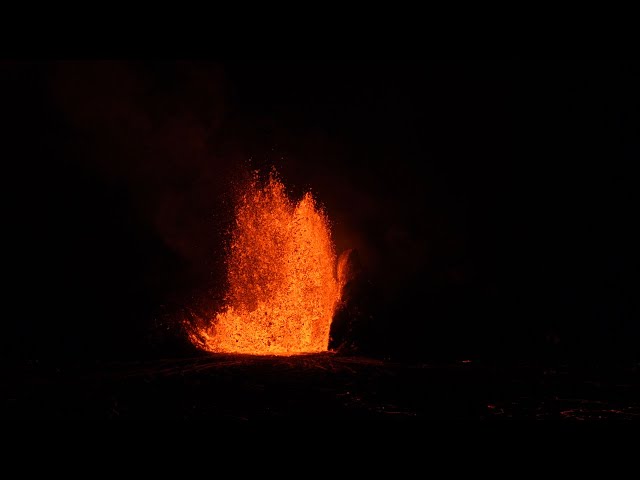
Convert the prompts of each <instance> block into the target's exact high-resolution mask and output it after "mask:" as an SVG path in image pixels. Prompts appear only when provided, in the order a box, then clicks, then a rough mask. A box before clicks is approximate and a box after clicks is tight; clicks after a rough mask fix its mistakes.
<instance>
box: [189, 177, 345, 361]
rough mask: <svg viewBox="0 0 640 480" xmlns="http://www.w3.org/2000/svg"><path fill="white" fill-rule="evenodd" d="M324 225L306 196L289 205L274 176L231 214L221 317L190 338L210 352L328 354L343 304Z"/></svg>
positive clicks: (255, 186) (324, 219)
mask: <svg viewBox="0 0 640 480" xmlns="http://www.w3.org/2000/svg"><path fill="white" fill-rule="evenodd" d="M335 268H336V255H335V252H334V249H333V244H332V241H331V233H330V229H329V221H328V218H327V217H326V215H325V213H324V212H323V211H322V210H321V209H320V208H318V207H317V206H316V203H315V201H314V199H313V197H312V196H311V194H310V193H307V194H305V196H304V197H303V198H302V200H301V201H299V202H297V203H296V202H292V201H291V200H290V199H289V198H288V197H287V195H286V193H285V190H284V186H283V185H282V183H281V182H280V181H279V180H278V179H277V178H275V177H274V175H271V176H270V178H269V180H268V182H267V183H266V185H265V186H263V187H261V186H260V185H259V182H258V180H257V179H254V180H253V181H252V182H251V183H250V184H249V186H248V188H247V190H246V191H245V193H244V194H243V195H242V196H241V197H240V199H239V201H238V204H237V205H236V211H235V226H234V230H233V232H232V240H231V245H230V251H229V257H228V259H227V275H228V281H229V291H228V293H227V296H226V305H225V306H224V308H223V309H222V311H221V312H220V313H218V314H217V315H216V316H215V317H214V318H212V319H210V320H209V321H207V322H204V324H202V325H200V326H198V327H196V328H195V329H194V330H192V331H191V333H190V338H191V341H192V342H193V343H194V344H195V345H196V346H198V347H200V348H202V349H204V350H208V351H211V352H236V353H248V354H256V355H265V354H270V355H292V354H296V353H306V352H322V351H326V350H327V349H328V346H329V329H330V327H331V321H332V319H333V314H334V311H335V308H336V306H337V304H338V301H339V300H340V284H339V282H338V281H337V280H336V272H335Z"/></svg>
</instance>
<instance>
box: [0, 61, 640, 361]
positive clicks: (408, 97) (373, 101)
mask: <svg viewBox="0 0 640 480" xmlns="http://www.w3.org/2000/svg"><path fill="white" fill-rule="evenodd" d="M638 80H639V70H638V66H637V65H636V64H631V63H605V62H596V61H590V60H584V61H573V62H571V61H566V60H564V59H563V60H562V61H551V60H548V61H540V60H537V61H532V60H526V61H525V60H523V59H514V60H512V61H504V62H500V63H493V64H491V63H487V62H484V61H479V60H478V61H465V62H458V63H456V62H439V63H438V62H434V63H429V62H425V63H422V64H384V63H370V64H366V65H354V64H348V63H346V64H314V63H306V64H302V65H291V64H274V63H264V64H258V63H255V64H253V63H252V64H234V63H223V64H219V63H215V62H208V61H189V62H184V61H180V62H176V61H154V62H150V61H115V62H114V61H109V62H93V61H92V62H88V61H60V62H51V61H40V62H33V61H29V62H25V61H2V62H0V138H1V139H2V147H1V148H2V150H1V152H2V153H1V158H2V165H3V175H2V179H3V193H4V197H5V201H4V207H5V209H6V210H5V211H6V218H7V220H8V221H7V222H5V228H4V229H3V236H4V239H5V247H4V249H3V251H4V255H5V258H4V264H5V266H6V268H5V269H4V273H5V279H4V280H5V281H4V282H3V283H4V284H5V285H6V286H7V287H8V288H6V289H5V295H6V296H5V306H4V310H5V313H4V315H3V319H2V330H3V335H2V350H3V355H6V356H10V357H12V358H27V359H32V358H58V357H64V358H109V359H121V358H143V357H144V358H146V357H149V356H152V357H153V356H162V357H164V356H173V355H176V354H181V353H183V352H188V351H189V346H188V344H187V343H186V342H185V339H184V336H183V332H182V331H181V330H180V328H179V321H180V320H181V319H183V318H184V312H185V311H187V310H189V309H201V310H202V309H204V310H206V309H215V308H216V305H217V304H216V302H219V298H220V296H221V294H222V293H223V290H224V270H223V260H224V257H223V255H224V242H225V238H226V237H225V235H224V233H225V231H226V228H227V227H228V224H229V221H230V213H231V208H232V193H233V188H234V185H237V184H238V182H240V181H241V178H242V176H243V175H244V174H245V172H246V171H248V170H250V169H253V168H256V169H269V168H270V167H271V166H272V165H274V166H275V167H276V168H277V170H278V171H279V172H280V174H281V177H282V179H283V180H284V182H285V184H286V186H287V188H289V189H290V191H291V194H292V195H294V196H299V195H301V194H302V193H303V192H304V191H306V190H307V189H311V190H312V191H313V193H314V194H315V196H316V198H317V199H318V200H319V201H320V202H321V203H322V204H323V205H324V207H325V208H326V210H327V212H328V214H329V216H330V218H331V219H332V221H333V223H334V225H333V228H334V239H335V243H336V249H337V251H338V252H341V251H343V250H345V249H347V248H354V249H355V250H356V251H357V255H358V258H359V261H360V265H361V269H362V270H361V273H360V275H359V277H358V283H357V285H355V286H354V290H353V291H352V295H351V297H352V298H351V300H352V304H351V307H350V309H347V310H346V312H343V313H342V317H341V318H340V321H341V322H342V324H343V325H344V324H345V322H347V323H348V322H351V321H353V322H352V323H354V325H355V327H354V328H353V329H352V330H351V333H349V334H348V335H351V338H350V339H349V341H350V342H351V345H352V346H355V348H356V350H357V351H359V352H361V353H363V354H367V355H373V356H380V357H384V358H398V359H410V360H434V359H439V358H455V359H463V358H501V359H514V360H520V359H535V360H539V359H542V360H546V359H548V360H557V359H574V360H580V361H583V360H584V361H589V362H607V361H610V360H615V361H618V360H625V361H627V360H632V361H633V360H637V359H638V353H637V352H638V348H637V346H638V344H639V340H640V327H639V326H638V323H639V320H640V317H639V315H640V308H639V300H638V291H639V290H638V281H637V273H638V266H639V265H638V257H637V246H638V240H639V238H638V235H637V234H636V232H635V230H636V224H637V222H638V210H637V205H638V204H639V202H638V200H639V199H638V190H637V176H636V175H635V174H634V168H633V167H634V164H635V163H636V162H637V161H638V159H639V157H640V143H639V138H638V131H639V130H638V127H639V122H638V115H639V111H640V109H639V107H640V96H639V94H638V88H637V87H638V85H639V82H638ZM350 317H352V318H350ZM354 319H355V320H354ZM338 340H340V339H338Z"/></svg>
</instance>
